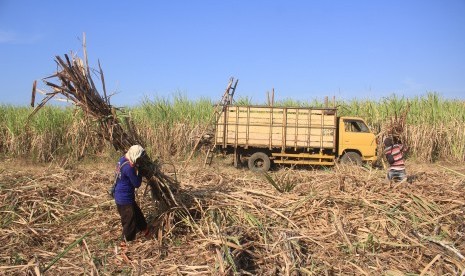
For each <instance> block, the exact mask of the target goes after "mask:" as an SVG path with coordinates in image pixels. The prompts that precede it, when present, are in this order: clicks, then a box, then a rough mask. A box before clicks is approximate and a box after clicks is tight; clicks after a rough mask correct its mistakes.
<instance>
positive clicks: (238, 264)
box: [0, 159, 465, 275]
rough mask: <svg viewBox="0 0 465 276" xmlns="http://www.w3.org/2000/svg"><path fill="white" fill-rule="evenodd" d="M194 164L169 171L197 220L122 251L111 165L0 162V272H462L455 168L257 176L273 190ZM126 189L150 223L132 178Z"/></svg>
mask: <svg viewBox="0 0 465 276" xmlns="http://www.w3.org/2000/svg"><path fill="white" fill-rule="evenodd" d="M201 163H202V162H201V161H193V162H191V165H189V166H187V168H184V169H183V168H182V166H179V168H177V175H176V177H177V178H178V180H179V181H180V183H181V190H182V192H183V193H185V194H188V195H189V196H190V198H191V199H192V198H193V199H195V200H194V201H193V202H194V204H192V205H191V206H188V207H189V208H190V209H191V210H194V209H195V211H196V212H195V214H197V216H196V217H192V220H188V219H187V218H186V220H185V221H175V222H174V223H176V224H173V225H171V226H170V227H171V228H170V229H171V231H170V232H168V233H166V232H163V233H154V234H153V236H152V237H150V238H149V239H146V238H143V237H138V239H137V240H136V241H135V242H132V243H130V244H129V248H128V251H127V252H125V253H124V254H123V253H122V252H121V251H120V250H119V246H118V245H119V241H120V234H121V226H120V221H119V216H118V214H117V211H116V208H115V204H114V202H113V200H111V199H110V198H109V197H108V195H107V194H106V191H107V188H108V187H109V185H110V183H111V179H112V171H113V164H111V163H92V164H89V163H87V164H78V165H73V166H70V165H66V166H64V167H62V166H57V165H56V164H36V163H32V162H30V161H27V160H13V159H10V160H4V161H1V162H0V191H1V192H0V204H1V206H0V212H1V215H0V225H1V228H0V231H1V232H0V274H7V275H40V274H47V275H57V274H66V275H78V274H79V275H82V274H85V275H113V274H123V275H134V274H137V275H234V274H236V275H417V274H421V275H464V273H465V259H464V257H463V256H464V254H465V165H463V164H439V163H438V164H414V163H413V162H408V165H407V172H408V173H409V174H410V175H417V176H418V177H417V179H416V180H415V181H414V182H413V183H411V184H409V183H407V182H403V183H389V182H388V181H387V180H386V179H385V174H386V173H385V171H384V170H375V169H367V168H353V167H335V168H317V169H312V168H299V169H290V168H277V169H275V170H274V171H272V172H270V173H269V175H270V176H271V179H272V180H271V181H272V182H274V184H275V185H276V186H278V187H280V188H281V189H282V190H283V191H282V192H279V191H278V190H277V189H276V187H273V185H272V183H271V182H270V180H267V178H266V177H264V176H263V175H258V174H254V173H252V172H250V171H248V170H247V169H235V168H233V167H232V166H231V165H230V164H229V163H230V160H229V159H228V160H222V159H215V160H214V163H213V164H212V166H211V167H207V168H204V167H203V166H202V165H197V164H201ZM166 170H167V171H168V170H170V169H169V166H166ZM137 195H138V196H137V200H138V202H139V204H140V206H141V208H142V210H143V212H144V213H145V214H146V215H147V218H148V220H149V222H150V223H154V221H155V220H156V218H155V215H156V209H157V208H156V207H157V205H156V203H154V202H153V201H152V200H151V199H150V197H149V193H146V192H145V185H144V184H143V186H142V188H141V189H139V191H138V194H137ZM191 203H192V202H191ZM422 273H423V274H422Z"/></svg>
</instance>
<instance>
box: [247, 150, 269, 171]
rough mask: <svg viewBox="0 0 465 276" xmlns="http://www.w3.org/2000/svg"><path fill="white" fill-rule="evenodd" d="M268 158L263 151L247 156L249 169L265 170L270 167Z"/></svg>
mask: <svg viewBox="0 0 465 276" xmlns="http://www.w3.org/2000/svg"><path fill="white" fill-rule="evenodd" d="M270 162H271V161H270V158H269V157H268V155H266V154H265V153H263V152H256V153H254V154H252V156H250V157H249V161H248V165H249V170H251V171H253V172H266V171H268V170H269V169H270V164H271V163H270Z"/></svg>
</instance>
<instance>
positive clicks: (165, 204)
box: [29, 42, 178, 212]
mask: <svg viewBox="0 0 465 276" xmlns="http://www.w3.org/2000/svg"><path fill="white" fill-rule="evenodd" d="M55 61H56V63H57V65H58V70H57V72H56V73H55V74H53V75H52V76H49V77H46V78H44V79H43V82H44V83H45V85H47V86H48V87H50V88H51V89H52V91H51V92H46V93H44V94H45V97H44V98H43V100H42V102H41V103H40V104H39V105H38V106H37V107H36V108H35V109H34V110H33V112H32V113H31V115H30V116H29V117H31V116H33V115H34V114H35V113H36V112H37V111H38V110H40V109H41V108H42V107H43V106H44V105H45V104H46V103H47V102H48V101H49V100H50V99H52V98H53V97H55V96H57V95H62V96H65V98H66V100H67V101H70V102H72V103H74V104H75V105H76V106H77V107H79V108H81V109H82V111H83V112H84V114H86V115H87V116H89V117H91V118H92V119H94V120H96V121H98V123H99V125H100V128H99V130H100V134H101V136H102V137H104V138H105V139H106V140H107V141H109V142H110V143H112V145H113V147H114V148H115V149H116V150H118V151H120V152H122V153H125V152H126V151H127V150H128V149H129V147H131V146H132V145H135V144H140V145H143V143H141V141H140V139H139V137H138V135H137V134H136V132H135V130H134V126H133V124H132V123H131V122H130V121H129V120H126V122H125V123H126V125H127V129H128V131H125V130H124V128H123V126H122V122H121V121H120V120H119V118H118V116H117V108H115V107H113V106H112V105H110V97H109V96H107V93H106V89H105V82H104V75H103V71H102V68H101V66H100V63H99V70H98V74H99V75H100V78H101V82H102V88H103V93H104V95H103V96H102V95H100V93H99V92H98V90H97V88H96V86H95V83H94V81H93V79H92V77H91V70H90V68H89V65H88V62H87V54H86V50H85V42H84V61H83V60H82V59H80V58H78V57H75V56H72V57H71V59H70V57H69V56H68V55H66V54H65V55H64V59H63V58H62V57H60V56H56V58H55ZM35 93H36V82H34V85H33V91H32V102H31V105H34V102H33V101H34V99H35ZM140 173H141V174H142V175H143V176H144V177H145V178H146V179H147V184H148V185H149V186H150V187H151V191H152V196H153V199H154V200H157V201H158V202H160V203H161V204H160V206H161V207H162V210H159V212H164V211H167V210H169V209H171V208H173V207H177V206H178V203H177V202H176V199H175V197H174V195H173V192H172V190H171V189H173V190H177V186H178V183H177V181H175V180H174V179H172V178H171V177H170V176H168V175H166V174H164V173H163V172H161V171H160V170H159V166H158V165H157V162H156V161H152V160H151V159H150V157H148V156H147V155H145V157H144V158H143V160H142V162H141V165H140Z"/></svg>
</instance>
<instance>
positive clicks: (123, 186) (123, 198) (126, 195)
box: [115, 156, 142, 205]
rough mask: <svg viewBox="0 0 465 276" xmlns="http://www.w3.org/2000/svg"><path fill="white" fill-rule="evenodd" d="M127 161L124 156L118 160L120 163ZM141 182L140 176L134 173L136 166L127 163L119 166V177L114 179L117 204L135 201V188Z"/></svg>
mask: <svg viewBox="0 0 465 276" xmlns="http://www.w3.org/2000/svg"><path fill="white" fill-rule="evenodd" d="M126 161H128V160H127V159H126V157H125V156H122V157H121V158H120V160H119V163H120V164H123V163H124V162H126ZM141 183H142V176H141V175H137V174H136V168H134V167H131V165H130V163H127V164H126V165H124V166H123V167H122V168H121V177H120V178H118V180H116V188H115V202H116V204H118V205H128V204H133V203H134V202H135V194H134V192H135V189H136V188H139V187H140V185H141Z"/></svg>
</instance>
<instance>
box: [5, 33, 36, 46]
mask: <svg viewBox="0 0 465 276" xmlns="http://www.w3.org/2000/svg"><path fill="white" fill-rule="evenodd" d="M41 38H42V35H41V34H32V35H30V34H18V33H15V32H10V31H5V30H0V44H33V43H35V42H37V41H39V40H40V39H41Z"/></svg>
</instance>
